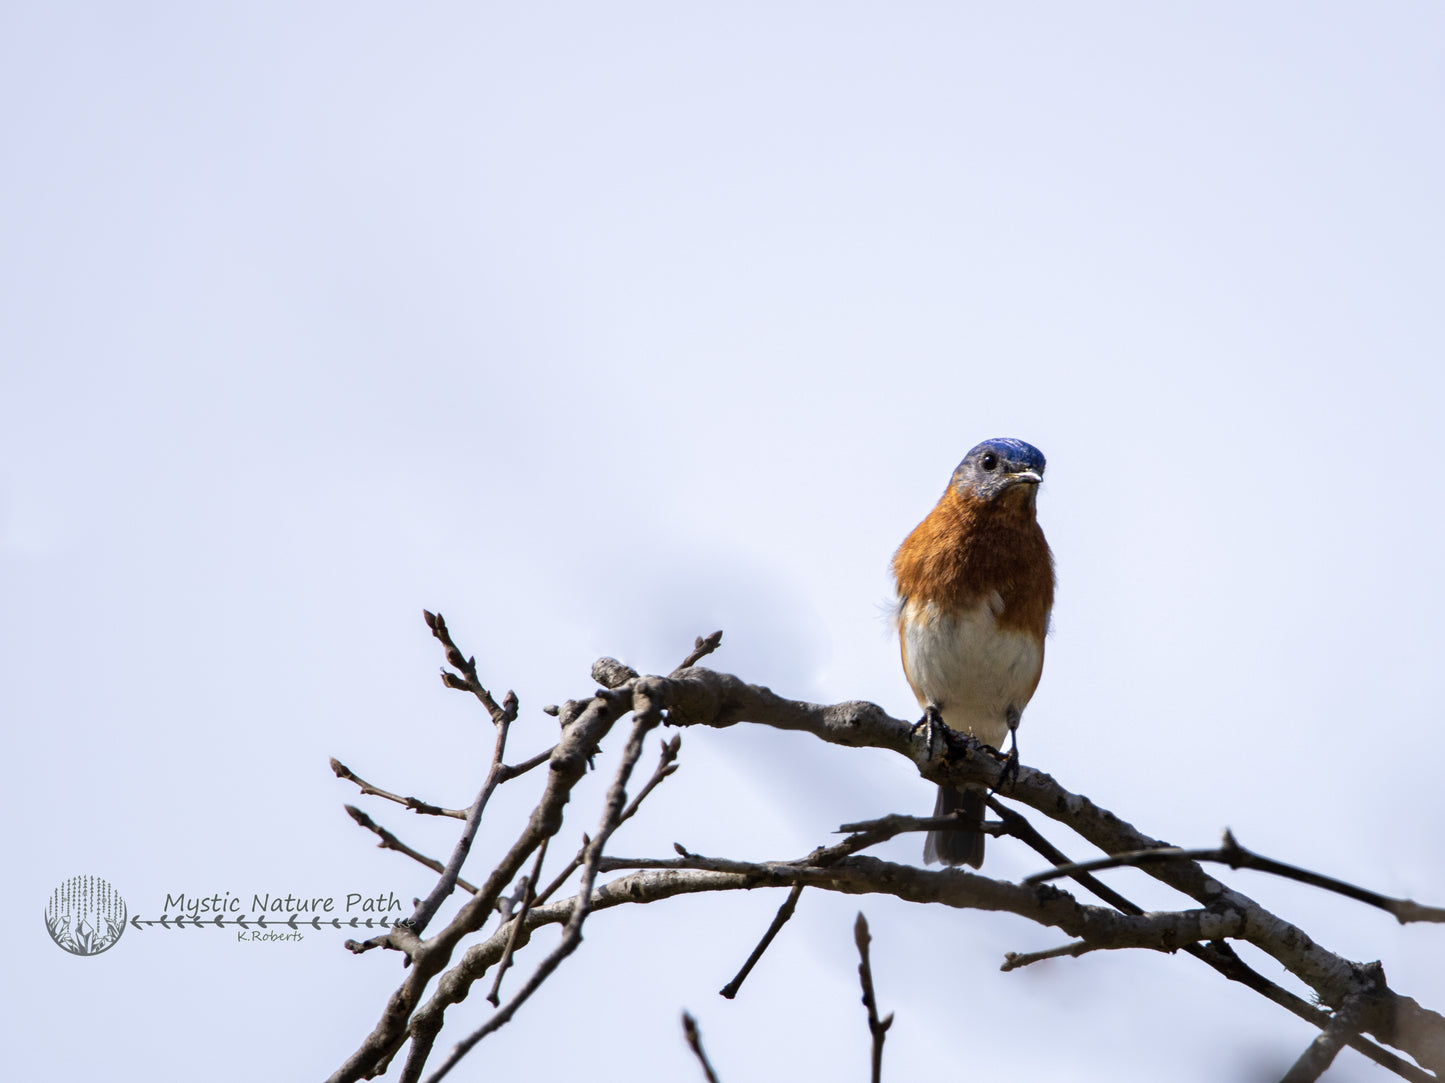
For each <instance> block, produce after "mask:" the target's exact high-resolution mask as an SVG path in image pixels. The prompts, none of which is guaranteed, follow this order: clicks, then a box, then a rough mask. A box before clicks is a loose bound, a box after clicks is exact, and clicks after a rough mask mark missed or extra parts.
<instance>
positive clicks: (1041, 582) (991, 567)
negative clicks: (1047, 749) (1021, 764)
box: [893, 439, 1054, 868]
mask: <svg viewBox="0 0 1445 1083" xmlns="http://www.w3.org/2000/svg"><path fill="white" fill-rule="evenodd" d="M1043 475H1044V456H1043V452H1041V451H1039V449H1038V448H1036V447H1034V446H1033V445H1032V444H1026V443H1024V442H1023V441H1022V440H1009V439H999V440H985V441H984V442H983V443H981V444H979V445H978V446H977V447H975V448H974V449H973V450H972V451H970V452H969V453H968V454H967V455H966V456H964V460H963V462H961V463H959V464H958V469H957V470H955V471H954V472H953V477H952V479H951V480H950V481H949V483H948V488H947V489H946V490H945V491H944V494H943V496H941V497H940V498H939V500H938V504H937V506H936V507H934V509H933V510H932V511H931V512H929V513H928V518H926V519H924V520H923V522H921V523H919V524H918V526H916V527H914V528H913V533H911V534H909V535H908V537H907V538H905V539H904V541H903V544H902V545H900V546H899V547H898V552H896V553H894V554H893V578H894V579H895V580H896V582H897V586H898V641H899V645H900V646H901V648H902V651H903V672H904V674H905V675H906V676H907V678H908V684H909V686H910V687H911V688H912V689H913V694H914V695H915V696H916V697H918V705H919V706H920V707H922V708H923V710H924V719H925V720H926V722H927V723H928V724H929V725H930V726H931V725H932V724H933V723H934V722H935V721H937V720H942V722H943V724H944V725H946V726H948V727H949V728H950V729H955V730H959V731H961V732H963V733H971V734H973V735H974V736H975V737H976V738H978V739H979V740H980V741H983V742H984V743H985V744H989V745H992V746H993V747H994V748H995V749H997V748H1000V747H1001V746H1002V745H1003V739H1004V737H1005V736H1006V735H1008V734H1010V733H1013V734H1014V753H1013V755H1014V756H1017V745H1018V737H1017V729H1018V724H1019V717H1020V716H1021V715H1022V714H1023V709H1024V707H1026V706H1027V705H1028V702H1029V700H1030V698H1032V696H1033V694H1034V689H1035V688H1037V687H1038V684H1039V675H1040V674H1042V673H1043V669H1044V635H1045V633H1046V632H1047V631H1048V628H1049V612H1050V610H1052V608H1053V605H1054V559H1053V555H1052V554H1051V553H1050V552H1049V543H1048V542H1046V541H1045V540H1044V532H1043V531H1042V530H1041V529H1039V524H1038V521H1037V520H1036V519H1035V518H1034V507H1035V504H1036V502H1037V497H1038V485H1039V482H1041V481H1042V480H1043ZM953 812H961V813H962V818H963V820H964V821H965V822H967V823H969V824H972V825H973V829H972V830H967V829H964V830H954V831H930V832H929V833H928V840H927V842H926V843H925V844H924V847H923V860H924V861H926V862H933V861H942V862H944V863H945V864H948V865H961V864H968V865H972V866H973V867H974V868H978V867H979V865H981V864H982V863H983V832H982V831H980V830H979V829H978V828H979V825H981V824H982V823H983V812H984V793H983V791H981V790H977V789H973V788H970V789H966V790H957V789H955V788H953V787H952V786H940V787H939V788H938V803H937V805H936V806H935V807H934V810H933V814H934V815H935V816H947V815H949V814H950V813H953Z"/></svg>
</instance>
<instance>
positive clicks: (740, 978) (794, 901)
mask: <svg viewBox="0 0 1445 1083" xmlns="http://www.w3.org/2000/svg"><path fill="white" fill-rule="evenodd" d="M802 896H803V885H802V884H795V885H794V886H793V888H792V890H791V891H789V892H788V897H787V899H786V900H785V901H784V902H783V905H782V906H780V907H778V912H777V913H776V914H774V915H773V922H772V924H771V925H769V926H768V931H767V932H765V933H764V934H763V938H762V939H761V940H759V941H758V946H757V947H755V948H753V953H752V954H751V955H749V956H748V961H747V962H745V963H743V967H742V969H741V970H739V971H738V972H737V974H736V975H734V976H733V980H732V981H730V982H728V983H727V984H726V985H724V986H723V987H722V988H721V989H719V990H718V993H719V995H721V996H724V997H727V999H728V1000H732V999H733V997H735V996H737V995H738V990H739V989H741V988H742V987H743V982H745V981H747V980H748V975H749V974H751V973H752V972H753V967H755V966H757V965H758V960H759V959H761V958H762V957H763V952H765V951H767V950H768V947H769V946H770V945H771V944H772V942H773V938H774V937H775V936H777V935H778V933H779V932H781V931H782V928H783V926H784V925H786V924H787V923H788V921H789V920H790V919H791V918H792V916H793V911H794V910H796V909H797V908H798V900H799V899H800V898H802Z"/></svg>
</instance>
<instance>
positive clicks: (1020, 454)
mask: <svg viewBox="0 0 1445 1083" xmlns="http://www.w3.org/2000/svg"><path fill="white" fill-rule="evenodd" d="M1043 480H1044V453H1043V452H1042V451H1040V450H1039V449H1038V448H1036V447H1034V446H1033V444H1026V443H1024V442H1023V441H1022V440H1014V439H1011V438H1009V437H999V438H997V439H994V440H985V441H984V442H983V443H981V444H979V445H978V446H977V447H975V448H974V449H973V450H972V451H970V452H969V453H968V454H967V455H965V456H964V457H963V462H961V463H959V464H958V469H957V470H955V471H954V472H953V480H952V481H951V482H950V483H949V484H950V485H951V486H952V487H953V488H955V489H957V490H958V491H959V493H960V494H961V495H963V496H966V497H971V498H972V499H974V500H994V499H996V498H997V497H999V496H1002V495H1003V494H1004V493H1006V492H1009V491H1010V490H1014V491H1027V493H1028V499H1029V501H1030V502H1032V500H1033V498H1034V494H1035V493H1036V492H1037V489H1036V488H1035V486H1037V485H1038V483H1039V482H1041V481H1043Z"/></svg>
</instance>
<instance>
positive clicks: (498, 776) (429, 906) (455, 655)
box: [411, 610, 518, 936]
mask: <svg viewBox="0 0 1445 1083" xmlns="http://www.w3.org/2000/svg"><path fill="white" fill-rule="evenodd" d="M422 612H423V613H426V622H427V626H428V627H430V628H431V630H432V635H434V636H436V638H437V639H439V640H441V642H442V645H443V646H444V647H445V648H446V652H447V661H448V662H450V663H451V664H452V665H454V666H456V667H457V668H458V669H460V670H462V672H463V673H465V674H466V682H465V683H464V684H462V685H457V684H451V685H450V687H454V688H455V687H465V688H466V689H467V690H468V691H470V692H472V693H473V694H474V695H475V696H476V697H477V698H478V699H479V700H481V701H482V703H483V704H484V705H485V706H486V708H487V711H488V712H489V713H490V714H491V716H492V721H493V722H495V723H496V726H497V737H496V742H495V744H494V745H493V748H492V763H491V766H490V767H489V768H488V770H487V778H486V781H485V782H483V783H482V789H481V791H480V792H479V793H478V794H477V797H476V800H475V801H473V802H472V804H471V807H470V808H469V809H467V820H466V826H465V827H463V828H462V833H461V836H460V837H459V838H458V839H457V842H456V845H455V846H454V847H453V848H452V856H451V858H450V860H448V861H447V865H446V868H445V869H443V870H442V875H441V879H440V880H438V881H437V883H436V886H435V887H433V888H432V889H431V891H430V892H429V893H428V894H427V897H426V898H425V899H423V900H422V901H421V903H420V904H419V905H418V906H417V908H416V911H415V913H413V914H412V919H411V928H412V931H413V932H414V933H415V934H416V935H417V936H420V935H421V934H422V932H423V931H424V930H425V929H426V927H427V926H428V925H429V924H430V923H431V919H432V918H433V917H435V916H436V913H437V911H438V910H440V909H441V906H442V903H444V902H446V900H447V896H449V895H450V894H451V893H452V888H453V885H454V884H455V883H456V881H457V876H458V875H459V874H460V873H461V871H462V865H463V864H464V863H465V862H466V860H467V855H468V854H470V853H471V851H472V841H473V840H474V839H475V838H476V837H477V829H478V828H479V827H480V826H481V823H482V813H483V812H484V811H485V810H486V807H487V801H488V800H489V799H490V798H491V796H492V792H493V791H494V790H496V788H497V786H499V785H500V784H501V782H502V768H503V764H502V756H503V754H504V753H505V752H506V750H507V734H508V732H509V731H510V730H511V727H512V723H513V722H514V721H515V720H516V718H517V706H518V704H517V697H516V694H515V693H513V692H508V693H507V695H506V697H505V698H504V699H503V700H502V704H501V706H498V705H497V702H496V701H495V700H494V699H492V695H491V693H490V692H488V691H487V690H486V689H485V688H483V687H482V686H481V683H480V682H479V681H478V680H477V660H476V659H475V658H467V659H463V658H462V652H461V651H459V650H457V647H456V644H455V643H453V642H452V637H451V633H449V632H448V631H447V624H446V621H444V620H443V619H442V616H441V614H440V613H427V612H426V610H422ZM443 676H444V677H445V676H449V675H448V674H443Z"/></svg>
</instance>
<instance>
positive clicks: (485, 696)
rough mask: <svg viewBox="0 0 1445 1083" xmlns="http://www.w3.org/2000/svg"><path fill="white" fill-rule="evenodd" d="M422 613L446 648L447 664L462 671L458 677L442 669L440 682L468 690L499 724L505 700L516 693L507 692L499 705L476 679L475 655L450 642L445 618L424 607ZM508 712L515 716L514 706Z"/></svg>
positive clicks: (461, 689) (514, 696)
mask: <svg viewBox="0 0 1445 1083" xmlns="http://www.w3.org/2000/svg"><path fill="white" fill-rule="evenodd" d="M422 615H423V616H424V617H425V618H426V624H427V627H428V628H430V629H431V634H432V635H434V636H436V637H437V639H439V640H440V641H441V645H442V646H443V647H444V648H445V649H446V658H447V664H448V665H450V666H452V667H453V668H455V669H458V670H460V671H461V673H462V675H461V676H460V677H458V676H457V675H456V674H455V673H448V672H447V671H446V670H442V684H444V685H446V686H447V687H448V688H455V689H457V691H459V692H470V693H471V694H472V695H474V696H476V697H477V699H479V700H481V701H482V706H484V707H486V709H487V713H488V714H489V715H491V716H492V721H493V722H495V723H496V724H497V725H501V724H502V717H503V716H504V715H506V714H507V713H508V711H507V708H506V701H507V700H508V699H512V700H515V699H516V695H515V694H514V693H512V692H508V693H507V695H506V696H505V697H504V698H503V700H502V704H501V705H500V706H499V705H498V703H497V701H496V700H495V699H493V698H492V694H491V693H490V692H488V691H487V690H486V689H485V688H483V687H482V682H481V681H480V680H478V679H477V660H476V658H475V656H473V657H471V658H468V657H467V656H466V655H464V654H462V652H461V651H460V650H458V649H457V645H456V644H455V643H453V642H452V636H451V632H449V631H448V630H447V622H446V619H445V618H444V617H443V616H442V615H441V614H440V613H431V612H428V611H427V610H425V609H423V610H422ZM510 713H511V716H512V718H516V717H517V712H516V708H515V707H513V708H512V710H511V712H510ZM508 721H511V719H508Z"/></svg>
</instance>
